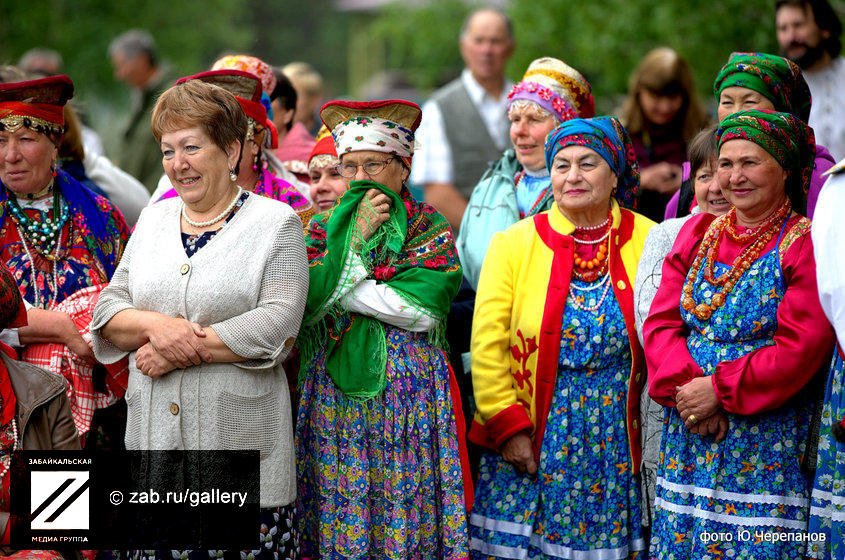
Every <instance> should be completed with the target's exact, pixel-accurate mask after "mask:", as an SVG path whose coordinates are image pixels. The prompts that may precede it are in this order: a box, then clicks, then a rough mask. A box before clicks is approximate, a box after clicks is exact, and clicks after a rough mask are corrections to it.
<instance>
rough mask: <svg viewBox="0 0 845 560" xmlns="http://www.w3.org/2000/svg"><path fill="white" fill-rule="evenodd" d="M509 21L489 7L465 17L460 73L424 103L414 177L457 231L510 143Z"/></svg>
mask: <svg viewBox="0 0 845 560" xmlns="http://www.w3.org/2000/svg"><path fill="white" fill-rule="evenodd" d="M513 47H514V42H513V29H512V24H511V21H510V19H508V17H507V16H506V15H505V14H504V13H502V12H500V11H498V10H493V9H489V8H485V9H481V10H477V11H475V12H473V13H471V14H470V15H469V17H467V19H466V21H465V22H464V25H463V27H462V29H461V38H460V48H461V57H462V58H463V59H464V64H466V68H464V71H463V72H462V73H461V76H460V77H459V78H458V79H456V80H454V81H452V82H450V83H448V84H446V85H445V86H444V87H442V88H441V89H439V90H437V91H435V92H434V94H433V95H432V96H431V99H430V100H429V101H428V102H427V103H426V104H425V105H424V106H423V120H422V124H421V125H420V129H419V131H418V133H417V138H418V140H419V142H420V149H419V151H418V156H417V160H416V162H415V165H414V170H413V173H412V174H411V180H412V181H413V182H414V183H416V184H417V185H422V186H423V187H424V188H425V200H426V202H428V203H429V204H431V205H432V206H434V207H435V208H436V209H437V210H438V211H439V212H440V213H442V214H443V215H444V216H445V217H446V219H447V220H449V223H450V224H451V225H452V228H453V229H454V230H455V231H456V232H457V231H458V228H459V227H460V225H461V218H462V217H463V214H464V210H465V209H466V206H467V201H468V200H469V197H470V195H471V194H472V189H473V188H474V187H475V184H476V183H477V182H478V180H479V179H480V178H481V175H482V174H483V173H484V170H485V169H486V168H487V164H488V163H489V162H492V161H495V160H497V159H499V157H500V156H501V155H502V152H503V151H504V150H505V148H506V147H507V144H508V119H507V94H508V92H509V91H510V88H511V85H512V84H511V83H510V82H508V81H507V80H506V79H505V63H507V61H508V58H510V56H511V54H512V53H513Z"/></svg>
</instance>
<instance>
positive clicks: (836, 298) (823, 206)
mask: <svg viewBox="0 0 845 560" xmlns="http://www.w3.org/2000/svg"><path fill="white" fill-rule="evenodd" d="M842 208H845V173H839V174H837V175H832V176H831V177H830V179H828V180H827V182H826V183H825V185H824V187H823V188H822V190H821V193H820V194H819V200H818V203H816V211H815V214H814V215H813V226H812V238H813V253H814V256H815V259H816V278H817V283H818V286H819V300H820V301H821V304H822V309H824V313H825V315H827V318H828V319H829V320H830V322H831V323H832V324H833V328H834V330H835V331H836V339H837V340H838V341H839V345H840V346H841V347H842V348H845V223H843V222H842V217H841V210H842Z"/></svg>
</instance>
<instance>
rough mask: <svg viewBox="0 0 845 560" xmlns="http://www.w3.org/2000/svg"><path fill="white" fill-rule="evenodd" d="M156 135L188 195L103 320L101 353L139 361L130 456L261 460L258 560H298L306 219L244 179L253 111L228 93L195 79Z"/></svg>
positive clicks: (154, 213)
mask: <svg viewBox="0 0 845 560" xmlns="http://www.w3.org/2000/svg"><path fill="white" fill-rule="evenodd" d="M152 129H153V134H155V136H156V138H157V139H158V140H159V143H160V145H161V151H162V163H163V166H164V171H165V173H166V174H167V177H168V178H169V179H170V182H171V183H172V185H173V187H174V188H175V189H176V192H177V193H178V195H179V196H178V197H177V198H171V199H169V200H165V201H162V202H159V203H157V204H155V205H153V206H149V207H147V208H146V209H145V210H144V211H143V212H142V213H141V216H140V218H139V220H138V225H137V226H136V228H135V232H134V233H133V235H132V239H131V241H130V243H129V246H128V247H127V250H126V253H125V254H124V256H123V259H122V260H121V261H120V265H119V266H118V270H117V272H116V273H115V277H114V280H113V282H112V283H111V285H110V286H109V287H108V288H107V289H106V290H105V291H104V292H103V295H102V297H101V298H100V301H99V303H98V304H97V308H96V310H95V312H94V322H93V324H92V327H91V332H92V333H93V335H94V349H95V353H96V355H97V356H98V357H99V358H100V359H102V360H103V361H105V362H111V361H114V360H117V359H119V358H121V357H123V356H126V355H127V354H129V356H130V360H129V362H130V374H129V387H128V388H127V392H126V402H127V405H128V419H127V425H126V447H127V449H130V450H148V449H161V450H173V449H176V450H180V449H197V450H216V449H226V450H240V449H257V450H258V451H259V452H260V464H259V466H260V471H261V480H260V504H261V508H262V509H261V523H263V524H264V525H266V526H267V527H269V528H272V531H269V534H270V535H272V536H273V538H272V539H270V541H269V542H266V543H264V542H262V544H260V545H258V546H256V547H255V548H259V549H260V554H259V555H256V556H255V558H257V559H263V558H276V557H279V556H282V555H285V557H289V556H287V555H291V554H295V553H296V552H295V551H296V546H297V545H296V537H295V535H294V534H292V533H291V527H292V526H293V523H294V519H293V517H294V511H295V510H294V505H293V500H294V498H295V495H296V491H295V469H294V456H293V428H292V422H291V410H290V406H291V405H290V397H289V394H288V386H287V381H286V378H285V372H284V369H283V368H282V361H283V360H284V358H285V357H286V356H287V354H288V353H289V352H290V349H291V347H292V346H293V341H294V338H295V337H296V335H297V332H298V330H299V324H300V321H301V320H302V313H303V308H304V306H305V296H306V290H307V286H308V276H307V275H308V272H307V264H306V260H305V248H304V243H303V239H302V224H301V222H300V220H299V218H298V217H297V215H296V213H295V212H294V211H293V210H292V209H291V208H290V206H288V205H286V204H283V203H281V202H279V201H275V200H271V199H269V198H267V197H263V196H259V195H256V194H253V193H250V192H247V191H245V190H244V189H243V188H241V187H240V186H239V185H238V184H237V182H236V179H237V173H236V170H237V168H238V162H239V161H240V158H241V147H242V144H241V142H242V139H243V138H244V136H245V134H246V130H247V116H246V115H245V114H244V112H243V110H242V109H241V106H240V105H239V103H238V101H237V100H236V99H235V97H234V96H233V95H232V94H231V93H229V92H228V91H226V90H224V89H223V88H221V87H218V86H215V85H211V84H207V83H205V82H203V81H201V80H196V79H192V80H187V81H185V82H183V83H180V84H178V85H176V86H173V87H172V88H170V89H169V90H167V91H166V92H165V93H163V94H162V95H161V97H160V98H159V100H158V102H157V103H156V106H155V108H154V109H153V117H152ZM256 232H261V235H256ZM233 278H236V279H237V281H233V280H232V279H233ZM265 532H267V531H266V530H265ZM256 544H257V543H256ZM182 553H184V554H185V555H184V556H180V554H182ZM155 557H156V558H176V557H180V558H192V559H193V558H208V552H207V551H176V552H172V551H169V550H168V551H157V552H155Z"/></svg>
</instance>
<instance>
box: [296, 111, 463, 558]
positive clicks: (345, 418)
mask: <svg viewBox="0 0 845 560" xmlns="http://www.w3.org/2000/svg"><path fill="white" fill-rule="evenodd" d="M321 116H322V119H323V122H324V123H325V124H326V126H327V127H328V128H329V129H330V130H331V131H332V136H333V137H334V140H335V144H336V147H337V153H338V154H339V155H340V165H339V167H338V170H339V172H340V174H341V175H342V176H343V177H345V178H346V179H348V180H350V183H349V190H348V191H347V192H346V193H344V194H343V195H342V196H341V197H340V198H339V199H338V202H337V204H336V205H335V206H334V207H333V208H331V209H329V210H327V211H326V212H323V213H321V214H318V215H317V216H316V217H315V218H314V219H312V221H311V223H310V224H309V226H308V229H307V231H306V248H307V251H308V260H309V263H310V285H309V291H308V302H307V306H306V311H305V318H304V320H303V325H304V328H303V331H302V333H301V335H300V339H299V340H300V347H301V352H302V362H301V365H300V393H301V402H300V407H299V415H298V418H297V459H298V467H299V468H298V472H299V499H300V504H299V505H300V508H299V510H300V511H301V512H302V516H303V517H302V518H303V522H304V523H303V528H302V552H303V555H304V556H306V557H308V556H313V557H322V558H334V557H338V556H343V557H356V558H422V557H428V556H429V555H431V554H434V553H435V552H434V551H438V552H437V553H436V554H437V555H438V557H440V558H444V559H459V558H465V557H466V555H467V540H466V539H467V537H466V509H465V501H464V498H465V495H467V496H469V495H471V489H470V488H469V487H468V486H465V481H464V474H468V469H465V468H464V464H465V463H464V461H465V458H466V455H465V452H464V447H463V443H462V442H461V441H460V440H459V437H458V435H459V434H464V433H465V430H464V424H463V418H462V416H461V413H460V407H456V406H455V404H454V403H457V402H459V400H458V397H457V394H456V392H455V388H456V384H455V382H454V378H453V376H452V373H451V368H450V366H449V363H448V360H447V357H446V354H445V352H444V351H443V348H442V341H443V338H444V328H445V325H444V321H445V317H446V314H447V313H448V311H449V305H450V302H451V300H452V298H453V297H454V295H455V293H456V292H457V290H458V287H459V286H460V283H461V267H460V263H459V261H458V255H457V252H456V250H455V244H454V238H453V236H452V231H451V229H450V227H449V224H448V222H447V221H446V219H445V218H443V216H441V215H440V214H438V213H437V212H436V211H435V210H434V209H433V208H431V207H430V206H428V205H426V204H423V203H419V202H417V201H416V200H414V199H413V197H412V196H411V194H410V192H409V191H408V189H407V188H406V187H405V182H406V181H407V179H408V175H409V173H410V166H411V158H412V155H413V149H414V130H415V129H416V127H417V126H418V125H419V121H420V116H421V112H420V108H419V107H418V106H417V105H416V104H414V103H410V102H408V101H401V100H388V101H373V102H370V103H357V102H341V101H334V102H331V103H328V104H326V105H325V106H324V107H323V109H322V111H321Z"/></svg>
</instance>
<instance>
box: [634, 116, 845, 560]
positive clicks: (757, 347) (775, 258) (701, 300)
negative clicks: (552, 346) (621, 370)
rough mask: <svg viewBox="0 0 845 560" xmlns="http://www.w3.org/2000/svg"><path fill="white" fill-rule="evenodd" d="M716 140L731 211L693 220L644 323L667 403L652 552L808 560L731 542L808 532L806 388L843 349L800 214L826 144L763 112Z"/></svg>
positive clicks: (796, 552) (793, 545) (672, 558)
mask: <svg viewBox="0 0 845 560" xmlns="http://www.w3.org/2000/svg"><path fill="white" fill-rule="evenodd" d="M717 138H718V142H719V159H718V165H717V172H716V176H717V180H718V182H719V185H720V186H721V189H722V193H723V194H724V196H725V198H726V199H727V200H728V202H730V203H731V206H732V209H731V210H730V211H729V212H728V213H727V214H725V215H723V216H720V217H715V216H712V215H710V214H700V215H698V216H695V217H693V218H691V219H690V220H689V221H688V222H687V223H686V224H685V225H684V227H683V229H682V230H681V232H680V234H679V236H678V240H677V241H676V242H675V244H674V246H673V247H672V250H671V251H670V252H669V255H668V256H667V257H666V261H665V264H664V265H663V280H662V282H661V285H660V288H659V290H658V291H657V295H656V296H655V298H654V303H653V304H652V306H651V311H650V314H649V317H648V319H646V321H645V326H644V328H643V330H644V339H645V348H646V358H647V360H648V366H649V375H650V378H649V394H650V396H651V397H652V398H653V399H654V400H656V401H657V402H658V403H660V404H662V405H663V406H664V407H665V420H664V425H663V434H662V441H661V449H660V451H661V453H660V457H661V460H660V463H659V465H658V472H657V490H656V496H657V497H656V505H655V519H654V525H653V531H652V540H651V550H650V557H651V558H655V559H658V558H659V559H661V560H664V559H665V560H681V559H683V560H687V559H689V558H699V557H703V556H705V555H707V554H715V555H718V556H725V557H735V558H752V557H756V558H801V557H802V555H803V551H804V546H805V544H804V540H803V539H801V538H798V539H796V538H785V539H781V540H779V541H774V542H769V541H766V540H763V542H755V541H754V540H753V539H752V540H748V541H742V540H737V539H731V538H730V537H731V536H733V535H736V534H737V532H738V531H739V530H740V529H743V528H747V527H756V528H758V529H759V530H764V531H767V532H772V533H775V534H777V533H782V534H787V535H788V534H794V535H797V536H799V537H800V536H803V535H806V529H807V520H808V517H809V503H808V498H809V488H808V484H807V478H806V477H807V475H806V472H805V471H806V470H807V468H808V467H809V466H810V464H809V463H810V461H812V460H813V459H812V458H809V457H807V456H806V455H807V445H808V438H809V437H810V436H809V425H810V418H811V413H812V407H813V400H814V398H815V395H814V394H813V392H812V391H811V390H810V388H809V387H808V384H809V383H810V381H811V380H812V379H813V378H814V376H815V374H816V372H817V371H818V370H819V369H820V368H821V367H822V366H823V365H824V364H825V362H826V360H827V359H828V357H829V356H830V349H831V348H832V345H833V333H832V330H831V328H830V325H829V324H828V322H827V321H826V320H825V318H824V314H823V312H822V309H821V306H820V304H819V296H818V292H817V287H816V277H815V264H814V260H813V249H812V242H811V240H810V227H809V225H810V224H809V220H807V219H806V218H804V217H803V216H802V215H801V213H802V212H803V211H804V200H805V199H804V197H805V193H806V189H807V186H808V184H809V179H810V173H811V171H812V169H813V156H814V150H813V148H814V141H813V136H812V131H811V130H810V129H809V128H808V127H807V126H806V125H805V124H804V123H803V122H802V121H800V120H799V119H797V118H795V117H794V116H793V115H791V114H788V113H776V112H771V111H757V110H750V111H740V112H738V113H734V114H732V115H730V116H728V117H727V118H725V119H724V120H723V121H722V122H721V123H720V125H719V130H718V132H717ZM705 533H708V534H714V535H716V534H717V535H722V536H724V535H727V536H724V537H720V538H718V539H716V540H713V541H711V542H704V541H703V540H702V539H701V538H700V535H702V534H705Z"/></svg>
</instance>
